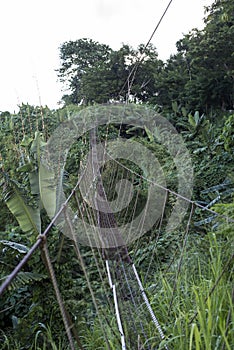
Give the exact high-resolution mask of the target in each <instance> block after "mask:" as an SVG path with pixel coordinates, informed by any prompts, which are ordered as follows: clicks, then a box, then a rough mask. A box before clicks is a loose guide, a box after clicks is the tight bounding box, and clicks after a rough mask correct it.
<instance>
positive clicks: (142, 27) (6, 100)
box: [0, 0, 212, 112]
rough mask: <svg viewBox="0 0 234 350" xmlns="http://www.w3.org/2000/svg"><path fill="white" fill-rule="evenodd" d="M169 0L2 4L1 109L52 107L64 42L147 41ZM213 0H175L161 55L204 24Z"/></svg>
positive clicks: (160, 37) (160, 38) (159, 39)
mask: <svg viewBox="0 0 234 350" xmlns="http://www.w3.org/2000/svg"><path fill="white" fill-rule="evenodd" d="M167 3H168V0H144V1H142V0H118V1H117V0H116V1H112V0H86V1H81V0H80V1H79V0H66V1H64V0H40V1H39V0H21V1H18V0H8V1H2V2H1V4H0V12H1V21H0V32H1V37H0V45H1V55H0V110H1V111H3V110H10V111H11V112H13V111H14V110H16V109H17V104H18V103H19V102H20V103H21V102H24V103H27V102H29V103H31V104H38V103H39V92H38V88H37V81H38V86H39V90H40V95H41V100H42V104H43V105H46V104H47V105H48V106H49V107H51V108H55V107H56V103H57V102H58V101H59V99H60V98H61V95H62V93H61V85H60V84H58V82H57V76H56V73H55V69H57V68H58V67H59V49H58V48H59V46H60V45H61V44H62V43H63V42H64V41H68V40H76V39H79V38H83V37H87V38H92V39H93V40H96V41H99V42H101V43H104V44H108V45H110V46H111V47H112V48H113V49H118V48H119V47H120V46H121V43H128V44H130V45H132V46H134V47H136V46H137V45H138V44H140V43H146V42H147V41H148V39H149V37H150V35H151V33H152V31H153V29H154V27H155V25H156V23H157V22H158V20H159V18H160V17H161V15H162V12H163V11H164V9H165V7H166V5H167ZM211 3H212V1H211V0H190V1H188V0H174V1H173V2H172V5H171V7H170V9H169V10H168V13H167V14H166V16H165V18H164V20H163V22H162V23H161V25H160V27H159V29H158V31H157V33H156V35H155V37H154V38H153V40H152V43H153V44H154V45H155V46H156V47H157V49H158V52H159V57H160V58H163V59H166V58H167V57H169V55H170V53H172V52H173V51H174V52H175V42H176V41H177V40H179V39H180V38H181V37H182V33H187V32H188V31H189V30H190V29H192V28H193V27H201V25H202V17H203V7H204V6H205V5H208V4H211Z"/></svg>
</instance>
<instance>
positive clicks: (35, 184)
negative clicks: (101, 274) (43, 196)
mask: <svg viewBox="0 0 234 350" xmlns="http://www.w3.org/2000/svg"><path fill="white" fill-rule="evenodd" d="M28 177H29V181H30V187H31V193H32V194H39V193H40V190H39V175H38V172H37V171H32V172H30V173H29V174H28Z"/></svg>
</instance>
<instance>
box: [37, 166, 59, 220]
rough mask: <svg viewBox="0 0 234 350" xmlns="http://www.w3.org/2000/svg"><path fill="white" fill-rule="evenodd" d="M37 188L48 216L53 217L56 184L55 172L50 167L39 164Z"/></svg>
mask: <svg viewBox="0 0 234 350" xmlns="http://www.w3.org/2000/svg"><path fill="white" fill-rule="evenodd" d="M39 188H40V196H41V200H42V203H43V205H44V207H45V209H46V211H47V214H48V216H49V218H51V219H52V218H53V217H54V215H55V213H56V184H55V174H54V172H53V171H52V170H51V169H48V168H47V167H46V166H44V165H42V164H40V170H39Z"/></svg>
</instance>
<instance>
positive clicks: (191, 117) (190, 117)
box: [188, 113, 196, 128]
mask: <svg viewBox="0 0 234 350" xmlns="http://www.w3.org/2000/svg"><path fill="white" fill-rule="evenodd" d="M188 122H189V124H190V125H192V127H194V128H195V127H196V122H195V120H194V117H193V116H192V114H190V113H189V115H188Z"/></svg>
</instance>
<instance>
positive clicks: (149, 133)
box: [144, 126, 154, 142]
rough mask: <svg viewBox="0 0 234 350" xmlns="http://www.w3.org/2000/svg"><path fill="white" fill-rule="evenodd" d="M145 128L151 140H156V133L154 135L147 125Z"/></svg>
mask: <svg viewBox="0 0 234 350" xmlns="http://www.w3.org/2000/svg"><path fill="white" fill-rule="evenodd" d="M144 128H145V131H146V134H147V136H148V138H149V140H150V142H153V141H154V135H153V133H152V132H151V131H150V130H149V129H148V128H147V127H146V126H144Z"/></svg>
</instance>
